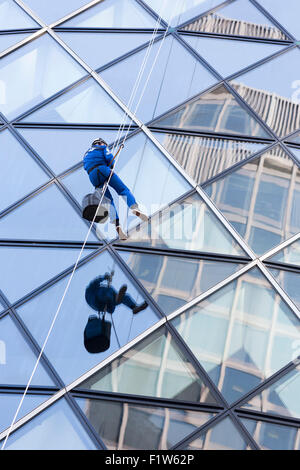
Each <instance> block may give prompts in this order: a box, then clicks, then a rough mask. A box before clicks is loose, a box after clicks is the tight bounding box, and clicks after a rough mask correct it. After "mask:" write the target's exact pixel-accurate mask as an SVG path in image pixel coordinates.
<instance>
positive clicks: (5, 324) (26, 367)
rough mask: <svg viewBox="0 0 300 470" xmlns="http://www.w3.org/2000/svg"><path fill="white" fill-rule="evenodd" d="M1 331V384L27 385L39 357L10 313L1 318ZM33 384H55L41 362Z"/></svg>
mask: <svg viewBox="0 0 300 470" xmlns="http://www.w3.org/2000/svg"><path fill="white" fill-rule="evenodd" d="M0 331H1V340H0V384H1V385H2V386H5V387H7V386H8V385H11V386H16V385H21V386H26V385H27V383H28V381H29V378H30V376H31V374H32V371H33V369H34V367H35V364H36V361H37V357H36V356H35V354H34V353H33V352H32V349H31V347H30V345H29V344H28V343H27V342H26V340H25V339H24V337H23V336H22V334H21V333H20V332H19V330H18V328H17V327H16V326H15V324H14V322H13V321H12V320H11V318H10V316H9V315H6V316H5V317H3V318H1V320H0ZM31 385H32V386H48V387H49V386H50V387H51V386H53V385H55V384H54V383H53V381H52V380H51V378H50V377H49V376H48V374H47V372H46V370H45V369H44V367H43V365H42V363H41V362H40V363H39V364H38V366H37V369H36V372H35V374H34V375H33V378H32V381H31Z"/></svg>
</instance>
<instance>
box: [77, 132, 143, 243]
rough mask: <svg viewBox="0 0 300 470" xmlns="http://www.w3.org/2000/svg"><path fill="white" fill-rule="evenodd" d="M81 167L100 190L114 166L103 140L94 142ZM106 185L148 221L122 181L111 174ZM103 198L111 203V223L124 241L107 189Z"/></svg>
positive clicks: (112, 158)
mask: <svg viewBox="0 0 300 470" xmlns="http://www.w3.org/2000/svg"><path fill="white" fill-rule="evenodd" d="M83 166H84V169H85V170H86V171H87V173H88V175H89V178H90V181H91V183H92V184H93V185H94V186H95V188H102V187H103V186H104V184H105V182H107V181H108V179H109V177H110V174H111V171H112V168H113V166H114V157H113V155H112V154H111V153H109V150H108V148H107V144H106V142H105V141H104V140H103V139H101V138H99V139H96V140H94V142H93V143H92V146H91V147H90V148H89V150H88V151H87V152H86V153H85V155H84V158H83ZM108 184H109V186H111V187H112V188H113V189H114V190H115V191H116V192H117V193H118V195H119V196H123V198H124V200H125V202H126V204H127V205H128V207H130V209H131V210H132V212H133V214H134V215H136V216H137V217H140V219H142V220H143V221H147V220H148V217H147V216H146V215H145V214H143V213H142V212H141V210H140V209H139V207H138V204H137V202H136V200H135V197H134V196H133V194H132V193H131V191H130V189H129V188H127V186H125V184H124V183H123V181H122V180H121V179H120V178H119V177H118V176H117V175H116V174H115V173H112V176H111V178H110V180H109V183H108ZM104 196H105V197H107V198H108V199H109V200H110V202H111V211H110V219H111V222H112V223H113V224H115V226H116V230H117V232H118V235H119V237H120V238H121V239H126V238H127V237H126V235H125V233H124V232H123V230H122V228H121V226H120V220H119V215H118V212H117V210H116V207H115V204H114V201H113V197H112V195H111V192H110V191H109V189H108V188H107V189H106V191H105V193H104Z"/></svg>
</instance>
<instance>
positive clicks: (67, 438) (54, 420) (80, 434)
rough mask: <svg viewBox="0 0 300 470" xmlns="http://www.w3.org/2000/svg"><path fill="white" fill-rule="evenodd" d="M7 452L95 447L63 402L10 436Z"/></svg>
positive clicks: (91, 448)
mask: <svg viewBox="0 0 300 470" xmlns="http://www.w3.org/2000/svg"><path fill="white" fill-rule="evenodd" d="M5 449H7V450H94V449H95V444H94V443H93V442H92V441H91V439H90V437H89V436H88V434H87V432H86V431H85V430H84V429H83V427H82V425H81V424H80V422H79V420H78V418H77V417H76V416H75V414H74V412H73V411H72V410H71V408H70V407H69V405H68V404H67V403H66V402H65V400H64V399H63V400H60V401H59V402H57V403H55V404H54V405H52V406H51V407H50V408H47V409H46V410H44V411H43V412H42V413H41V414H39V415H38V416H36V417H35V418H34V419H32V420H31V421H29V422H28V423H26V424H25V425H24V426H22V427H21V428H20V429H18V430H17V431H16V432H15V433H13V434H11V435H10V436H9V438H8V440H7V444H6V446H5Z"/></svg>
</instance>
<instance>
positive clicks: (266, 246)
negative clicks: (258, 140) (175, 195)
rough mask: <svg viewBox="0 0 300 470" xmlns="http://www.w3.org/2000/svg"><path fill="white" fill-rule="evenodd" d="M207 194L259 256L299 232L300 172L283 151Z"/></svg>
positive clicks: (273, 152)
mask: <svg viewBox="0 0 300 470" xmlns="http://www.w3.org/2000/svg"><path fill="white" fill-rule="evenodd" d="M205 191H206V192H207V193H208V195H209V196H210V197H211V199H212V200H213V201H214V203H215V204H216V206H217V207H218V208H219V209H220V210H221V211H222V213H223V214H224V215H225V217H226V218H227V219H228V220H229V221H230V222H231V224H232V225H233V226H234V228H235V229H236V230H237V231H238V232H239V233H240V235H241V236H242V237H243V238H244V239H245V240H246V241H247V243H248V244H249V245H250V246H251V248H252V249H253V250H254V251H255V252H256V253H257V254H262V253H264V252H266V251H268V250H270V249H271V248H273V247H275V246H276V245H279V244H280V243H281V242H282V241H284V240H286V239H287V238H289V237H290V236H291V235H294V234H295V233H298V232H299V231H300V218H299V207H300V206H299V205H300V170H299V168H298V166H297V165H296V164H295V163H294V162H293V161H292V160H291V159H290V157H289V156H288V155H287V154H286V153H285V152H284V151H283V150H282V149H281V148H280V147H275V148H273V149H272V150H269V151H267V152H265V153H264V154H263V155H262V156H261V157H259V158H257V159H254V160H252V161H251V162H249V163H247V164H245V165H243V166H241V167H240V168H238V169H237V170H235V171H233V172H232V173H230V174H228V175H226V176H224V178H221V179H220V180H218V181H216V182H214V183H212V184H211V185H209V186H208V187H207V188H205Z"/></svg>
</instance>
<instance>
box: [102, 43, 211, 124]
mask: <svg viewBox="0 0 300 470" xmlns="http://www.w3.org/2000/svg"><path fill="white" fill-rule="evenodd" d="M158 51H160V52H159V54H158ZM145 54H146V50H142V51H140V52H137V53H136V54H134V55H133V56H130V57H129V58H127V59H124V60H123V61H122V62H120V63H118V64H116V65H113V66H112V67H110V68H109V69H107V70H104V71H103V72H101V77H102V78H103V79H104V80H105V81H106V82H107V83H108V84H109V85H110V87H111V88H112V89H113V90H114V91H115V92H116V93H117V95H118V96H120V98H121V99H122V100H123V102H124V103H126V104H128V102H129V98H130V95H131V92H132V89H133V87H134V85H135V82H136V78H137V75H138V73H139V70H140V67H141V65H142V62H143V60H144V57H145ZM157 54H158V55H157ZM156 55H157V59H155V57H156ZM152 65H154V67H153V70H152V73H151V75H150V71H151V69H152ZM120 77H122V80H120ZM148 77H149V81H147V80H148ZM215 82H216V79H215V78H214V77H213V75H212V74H211V73H210V72H209V71H208V70H207V69H206V68H204V66H203V65H202V64H201V63H200V62H198V61H197V59H195V57H194V56H193V55H191V54H190V53H189V52H188V51H187V50H186V49H185V48H184V47H183V46H182V45H181V44H180V43H179V42H178V41H177V40H176V39H174V37H170V36H169V37H167V38H166V39H165V41H164V42H163V43H162V42H161V41H158V42H157V43H155V44H154V45H153V47H152V49H151V52H150V54H149V57H148V60H147V63H146V67H145V69H144V72H143V75H142V79H141V81H140V84H139V87H138V88H137V91H136V94H135V99H134V100H133V102H132V104H131V106H130V109H131V111H132V112H134V113H135V112H136V114H137V116H138V117H139V118H140V119H141V120H142V121H149V120H150V119H153V118H154V117H155V116H159V115H160V114H162V113H164V112H166V111H167V110H168V109H171V108H173V107H174V106H176V105H178V104H180V103H181V102H183V101H185V100H187V99H188V98H191V97H192V96H194V95H196V94H197V93H199V92H200V91H201V90H203V89H205V88H207V87H209V86H210V85H212V84H213V83H215ZM146 83H147V85H146V88H145V91H144V92H143V89H144V87H145V84H146ZM143 93H144V94H143ZM141 97H142V99H141V100H140V98H141ZM139 102H140V104H139ZM137 106H138V109H137V111H136V108H137Z"/></svg>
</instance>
